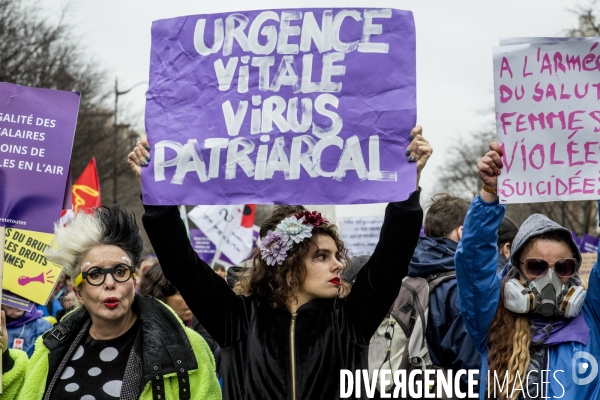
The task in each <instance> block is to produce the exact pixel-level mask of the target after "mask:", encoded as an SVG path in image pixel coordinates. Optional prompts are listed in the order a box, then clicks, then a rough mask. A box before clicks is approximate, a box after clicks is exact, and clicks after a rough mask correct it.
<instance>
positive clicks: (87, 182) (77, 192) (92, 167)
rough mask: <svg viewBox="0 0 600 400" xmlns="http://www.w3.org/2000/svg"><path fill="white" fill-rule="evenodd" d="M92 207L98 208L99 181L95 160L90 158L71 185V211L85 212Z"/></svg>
mask: <svg viewBox="0 0 600 400" xmlns="http://www.w3.org/2000/svg"><path fill="white" fill-rule="evenodd" d="M93 207H100V181H99V179H98V170H97V169H96V159H95V158H93V157H92V159H91V160H90V163H89V164H88V165H87V167H85V169H84V170H83V172H82V173H81V175H80V176H79V178H77V180H76V181H75V183H74V184H73V211H75V212H77V211H79V210H82V211H85V210H90V209H92V208H93Z"/></svg>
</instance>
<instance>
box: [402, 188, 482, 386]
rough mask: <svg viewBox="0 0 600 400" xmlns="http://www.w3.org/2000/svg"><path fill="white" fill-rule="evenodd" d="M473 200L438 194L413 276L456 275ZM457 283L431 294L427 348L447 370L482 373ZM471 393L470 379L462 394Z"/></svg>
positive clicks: (412, 268) (414, 260)
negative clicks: (458, 248)
mask: <svg viewBox="0 0 600 400" xmlns="http://www.w3.org/2000/svg"><path fill="white" fill-rule="evenodd" d="M468 209H469V200H467V199H463V198H460V197H456V196H453V195H451V194H448V193H438V194H436V195H435V196H434V197H433V198H432V203H431V204H430V206H429V209H428V210H427V215H426V216H425V224H424V229H425V235H426V236H425V237H420V238H419V242H418V244H417V248H416V249H415V252H414V253H413V256H412V259H411V261H410V265H409V267H408V275H409V276H418V277H421V278H425V279H433V278H434V277H436V276H438V275H440V274H442V273H446V272H453V271H454V269H455V268H454V254H455V252H456V246H457V245H458V242H459V241H460V238H461V236H462V230H463V223H464V220H465V216H466V215H467V210H468ZM457 286H458V285H457V282H456V279H454V278H453V279H449V280H447V281H445V282H443V283H442V284H440V285H439V286H438V287H437V288H436V289H435V291H433V292H431V293H430V294H429V312H428V316H427V333H426V338H427V346H428V348H429V357H430V358H431V362H432V363H433V365H435V366H438V367H442V368H443V369H445V370H453V371H456V370H459V369H478V368H479V366H480V361H479V352H478V351H477V350H476V349H475V346H474V345H473V342H472V340H471V338H470V337H469V335H468V334H467V331H466V328H465V324H464V322H463V320H462V317H461V315H460V309H459V306H458V287H457ZM467 390H468V382H467V375H463V376H461V391H462V392H464V393H466V392H467Z"/></svg>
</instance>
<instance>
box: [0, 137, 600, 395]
mask: <svg viewBox="0 0 600 400" xmlns="http://www.w3.org/2000/svg"><path fill="white" fill-rule="evenodd" d="M411 138H412V140H411V144H410V146H409V148H408V149H407V157H408V158H409V161H411V162H415V163H416V169H417V173H418V176H419V177H420V173H421V171H422V170H423V168H424V167H425V166H426V163H427V160H428V158H429V157H430V155H431V154H432V148H431V146H430V144H429V143H428V141H427V140H425V138H424V137H423V135H422V129H421V128H420V127H416V128H415V129H414V130H413V131H412V132H411ZM149 145H150V144H149V143H148V142H147V141H145V140H142V141H140V142H138V143H137V145H136V147H135V148H134V150H133V151H132V152H131V153H130V155H129V163H130V165H131V167H132V169H133V171H134V172H135V173H136V174H137V175H138V176H140V171H141V168H142V167H143V166H145V165H147V162H144V161H147V160H149V157H150V155H149ZM501 154H502V153H501V148H500V147H499V146H498V144H496V143H491V144H490V151H489V152H488V153H487V154H485V155H484V156H483V158H482V159H481V162H480V163H479V164H478V166H477V168H478V172H479V175H480V177H481V181H482V191H481V194H480V195H479V196H477V197H476V198H475V199H474V200H473V201H471V202H470V201H468V200H465V199H462V198H459V197H455V196H452V195H449V194H445V193H442V194H439V195H436V196H434V197H433V199H432V202H431V204H430V206H429V209H428V211H427V213H426V216H425V219H424V232H425V236H423V237H419V231H420V228H421V225H422V222H423V211H422V209H421V205H420V192H421V189H420V187H419V180H417V187H416V188H415V191H414V192H413V193H412V195H411V196H410V197H409V198H408V199H407V200H405V201H401V202H396V203H390V204H389V205H388V206H387V208H386V212H385V219H384V222H383V226H382V229H381V234H380V239H379V243H378V244H377V246H376V248H375V251H374V253H373V254H371V255H368V256H360V257H357V258H356V259H355V260H353V261H351V260H350V258H349V254H348V251H347V249H346V247H345V246H344V243H343V241H342V240H341V239H340V236H339V232H338V231H337V229H336V227H335V225H334V224H333V223H332V221H329V220H327V219H326V218H325V217H323V216H322V215H321V214H319V213H316V212H310V210H307V209H305V208H304V207H303V206H278V207H276V208H275V210H274V212H273V214H272V215H271V216H270V217H269V218H267V220H266V221H265V222H264V223H263V224H262V226H261V229H260V238H261V244H260V245H259V247H257V248H255V249H254V250H253V252H252V254H251V257H250V259H249V260H248V262H246V264H245V265H244V266H237V267H231V268H229V269H227V270H226V269H225V268H223V267H221V266H218V265H217V266H216V267H215V268H214V269H213V268H211V267H210V266H209V265H207V264H206V263H205V262H204V261H202V260H201V259H200V258H199V257H198V255H197V254H196V253H195V251H194V250H193V248H192V246H191V245H190V242H189V240H188V237H187V233H186V228H185V225H184V223H183V222H182V220H181V219H180V214H179V210H178V209H177V207H174V206H158V205H145V206H144V207H145V214H144V217H143V225H144V228H145V230H146V233H147V234H148V236H149V238H150V242H151V244H152V247H153V249H154V251H155V252H156V255H152V256H147V257H145V258H142V257H141V254H142V251H143V242H142V239H141V234H140V228H139V227H138V225H137V224H136V222H135V219H134V218H133V217H132V216H131V215H129V214H128V213H127V211H125V210H124V209H123V208H121V207H119V206H117V205H113V206H110V207H101V208H98V209H94V210H93V211H92V212H91V213H77V214H76V217H75V218H74V219H73V221H71V222H69V223H68V224H66V225H64V226H60V225H57V226H56V229H55V236H54V241H53V243H52V245H51V246H50V247H49V248H48V250H47V251H46V256H47V258H48V260H50V261H52V262H54V263H56V264H58V265H60V266H62V267H63V270H64V275H63V277H62V278H61V280H60V282H59V283H58V284H57V286H56V290H55V292H54V294H53V295H52V297H51V299H50V301H49V302H48V304H47V306H45V307H42V306H39V307H37V308H36V307H35V306H34V307H33V308H32V309H31V310H30V311H23V310H19V309H15V308H12V307H8V306H4V305H3V306H2V310H3V311H2V331H1V332H0V339H1V340H0V348H1V350H2V390H3V392H2V399H10V400H12V399H53V400H54V399H90V400H91V399H104V398H121V399H158V400H162V399H168V400H170V399H190V398H192V399H221V398H225V399H285V398H291V399H328V400H329V399H335V398H340V370H351V371H356V370H364V369H366V368H368V367H369V366H368V362H367V359H369V362H370V357H371V354H369V344H370V342H371V338H372V337H374V336H373V335H374V334H376V332H377V331H378V327H380V325H381V324H382V321H384V322H385V321H386V318H389V317H390V307H391V306H392V304H393V303H394V302H395V301H396V299H397V298H399V293H401V291H402V290H404V289H403V288H404V286H403V285H402V282H403V280H404V279H405V278H406V277H417V278H422V279H423V280H425V281H426V282H432V281H433V280H435V279H437V278H439V277H444V278H445V279H444V280H443V281H440V282H441V283H440V284H439V285H436V286H435V288H434V290H432V291H431V293H429V294H428V296H429V298H428V309H427V311H428V312H427V313H426V314H423V315H422V319H426V321H424V320H423V321H422V323H423V326H424V327H426V329H425V330H424V331H423V335H424V338H425V340H426V343H427V345H426V350H427V351H426V354H421V355H419V357H417V358H418V359H419V360H420V361H422V360H424V359H426V360H427V362H428V365H433V366H435V367H436V368H440V369H442V370H445V371H448V370H461V369H475V370H479V371H480V377H481V381H480V385H479V388H478V390H479V393H480V395H481V398H499V399H515V398H518V399H529V398H536V399H537V398H540V399H541V398H546V397H548V396H551V395H555V396H556V395H557V394H560V393H561V387H562V391H563V392H564V396H565V397H564V398H573V399H574V398H598V393H599V392H600V386H599V385H598V384H597V379H596V380H595V381H593V382H591V383H589V384H587V385H579V384H577V383H575V382H568V381H563V382H561V383H558V384H559V385H561V387H559V386H557V382H556V381H552V380H549V379H547V378H548V377H547V376H545V375H544V371H545V370H553V371H555V370H563V371H571V369H572V368H575V367H574V366H571V361H572V357H573V352H574V351H575V350H579V351H585V352H588V353H590V354H592V355H600V334H599V333H598V327H599V326H600V319H599V317H598V315H599V314H600V312H599V311H598V310H600V297H599V296H600V294H599V293H597V290H598V289H597V288H598V287H599V286H598V283H596V281H598V278H599V277H598V271H597V269H596V268H594V269H593V271H592V273H591V276H590V278H589V287H588V290H587V292H586V290H585V289H584V288H583V287H582V286H581V280H580V279H579V276H578V269H579V267H580V266H581V261H582V257H581V254H580V251H579V249H578V247H577V245H576V244H575V243H574V241H573V238H572V236H571V233H570V232H569V231H568V230H566V229H565V228H563V227H561V226H560V225H558V224H557V223H555V222H553V221H552V220H551V219H549V218H548V217H546V216H543V215H539V214H534V215H532V216H530V217H529V218H528V219H527V220H526V221H525V222H524V223H523V224H522V226H521V227H518V226H517V225H516V224H515V223H514V222H513V221H512V220H510V219H509V218H508V217H506V216H505V215H504V214H505V206H504V205H502V204H500V203H499V201H498V195H497V189H496V187H497V177H498V175H499V174H500V173H501V171H502V168H503V164H502V159H501ZM567 294H568V295H567ZM384 328H385V327H384ZM403 328H404V327H403ZM409 328H410V329H409V330H408V333H410V331H411V329H412V328H413V327H412V326H411V327H409ZM385 332H386V334H387V333H388V331H387V330H386V331H385ZM405 333H406V332H405ZM385 338H386V339H389V340H390V341H391V340H392V338H391V337H389V338H388V337H387V336H385ZM389 348H390V346H389V345H388V351H389ZM388 356H389V355H388ZM392 356H394V355H392ZM411 362H412V361H411ZM488 371H495V372H497V373H498V376H499V378H500V381H502V380H504V379H505V380H506V381H507V382H508V383H509V385H508V386H507V387H498V386H499V385H498V382H497V381H493V380H492V382H491V384H490V383H489V381H486V379H485V377H486V376H487V374H488ZM518 376H521V377H524V376H532V377H533V378H532V379H528V381H527V383H526V386H527V389H531V387H532V386H535V387H536V388H539V390H537V392H536V393H537V394H536V395H535V396H531V395H530V394H529V393H530V392H527V395H526V394H525V393H524V392H518V393H517V395H514V394H511V393H510V392H509V390H508V387H510V386H511V385H513V384H514V383H515V381H516V379H517V377H518ZM460 385H461V386H462V387H463V389H464V391H466V390H467V386H468V382H467V380H466V377H463V378H461V381H460ZM489 389H497V391H496V392H495V394H494V395H492V396H491V395H490V394H489ZM486 390H487V393H486ZM521 393H523V394H521ZM379 395H381V396H382V397H385V396H384V395H383V393H377V396H379ZM356 397H357V398H367V394H366V391H365V392H362V393H360V392H359V393H357V394H356Z"/></svg>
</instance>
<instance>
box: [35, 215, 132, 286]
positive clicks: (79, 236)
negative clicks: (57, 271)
mask: <svg viewBox="0 0 600 400" xmlns="http://www.w3.org/2000/svg"><path fill="white" fill-rule="evenodd" d="M99 245H113V246H117V247H119V248H120V249H122V250H123V251H124V252H125V253H127V255H128V256H129V257H130V258H131V262H132V264H133V265H135V264H137V263H138V262H139V261H140V255H141V253H142V250H143V248H144V242H143V240H142V237H141V235H140V230H139V227H138V226H137V224H136V222H135V217H134V216H133V214H131V215H130V214H128V213H127V211H126V210H125V209H124V208H122V207H120V206H118V205H112V206H110V207H100V208H94V209H93V210H92V213H90V214H88V213H85V212H78V213H76V214H75V218H74V219H73V220H71V221H69V222H68V223H67V224H66V225H64V226H63V225H61V224H60V223H56V224H55V226H54V239H53V240H52V243H50V246H49V247H48V248H47V249H46V258H47V259H48V260H49V261H51V262H53V263H55V264H57V265H59V266H61V267H63V271H64V273H65V274H67V275H69V276H71V278H72V279H75V277H76V276H77V275H79V273H80V272H81V259H82V257H84V256H85V255H86V254H87V253H88V252H89V251H90V250H91V249H92V248H93V247H96V246H99Z"/></svg>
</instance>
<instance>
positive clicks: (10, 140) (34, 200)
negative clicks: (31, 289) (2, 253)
mask: <svg viewBox="0 0 600 400" xmlns="http://www.w3.org/2000/svg"><path fill="white" fill-rule="evenodd" d="M79 97H80V96H79V93H74V92H65V91H59V90H49V89H39V88H31V87H26V86H18V85H13V84H9V83H0V188H1V190H0V226H9V227H10V226H12V227H15V228H19V229H26V230H30V231H36V232H54V221H56V220H58V219H59V218H60V212H61V209H62V206H63V201H64V199H65V187H66V185H67V174H68V172H69V162H70V159H71V148H72V147H73V136H74V135H75V125H76V123H77V112H78V110H79Z"/></svg>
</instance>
